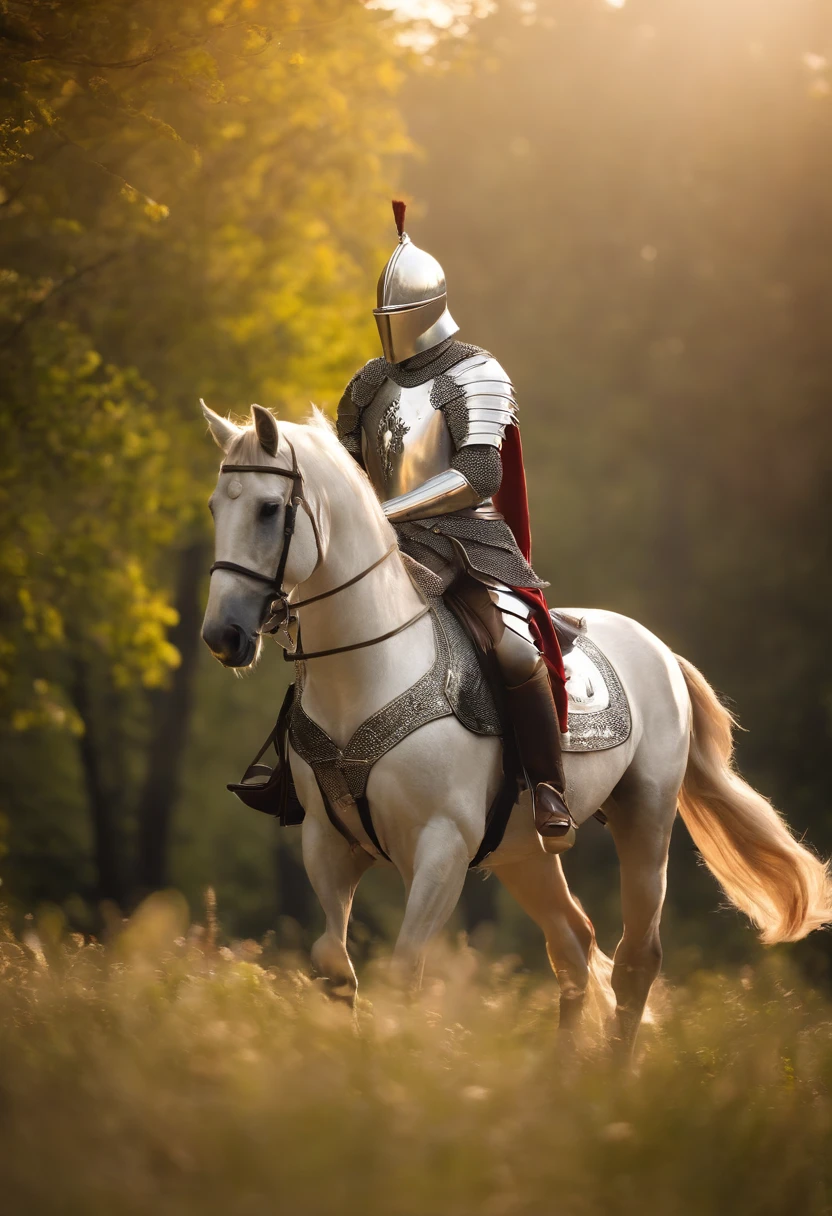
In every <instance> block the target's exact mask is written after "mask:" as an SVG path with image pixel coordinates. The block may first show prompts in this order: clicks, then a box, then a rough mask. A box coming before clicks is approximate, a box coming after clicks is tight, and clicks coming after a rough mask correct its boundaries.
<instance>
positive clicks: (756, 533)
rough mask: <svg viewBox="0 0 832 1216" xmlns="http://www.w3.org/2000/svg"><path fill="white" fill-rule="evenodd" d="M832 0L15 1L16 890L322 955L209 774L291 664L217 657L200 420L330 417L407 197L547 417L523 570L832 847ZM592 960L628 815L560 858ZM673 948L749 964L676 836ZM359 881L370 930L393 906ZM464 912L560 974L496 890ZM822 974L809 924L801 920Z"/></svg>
mask: <svg viewBox="0 0 832 1216" xmlns="http://www.w3.org/2000/svg"><path fill="white" fill-rule="evenodd" d="M824 7H825V6H824V5H822V4H821V3H819V2H817V0H767V2H766V3H764V4H761V3H758V2H752V0H734V2H733V3H732V4H730V5H726V4H724V3H723V0H627V2H626V3H624V2H623V0H616V3H604V2H602V0H541V3H539V4H535V3H533V0H522V2H521V3H519V4H515V3H509V2H503V3H500V4H499V6H498V7H495V8H492V9H491V10H489V11H487V10H486V8H485V7H483V8H482V9H472V8H471V7H470V6H468V5H466V4H465V3H462V2H461V0H460V3H458V4H456V5H454V4H451V5H449V6H447V7H444V6H441V5H439V6H437V5H424V6H422V7H420V6H419V5H417V4H416V3H415V0H414V2H413V3H411V4H408V5H403V4H397V5H395V6H391V8H384V7H374V8H370V7H367V6H365V5H362V4H359V3H355V2H351V0H297V2H295V3H287V2H284V0H219V2H218V3H208V2H203V0H186V2H184V3H181V4H178V5H175V6H171V5H165V4H162V3H161V0H131V2H130V3H128V4H125V3H123V2H121V0H77V2H76V3H73V4H62V3H55V2H53V0H28V2H26V3H14V2H9V0H5V2H4V3H2V4H0V55H2V65H1V66H2V94H0V107H2V114H0V190H1V191H2V193H0V360H1V363H0V411H2V433H3V444H2V458H1V460H0V697H1V698H2V733H1V734H0V772H1V773H2V802H0V851H2V858H0V876H2V882H3V886H2V889H1V890H0V895H2V898H3V900H4V901H5V902H6V903H7V904H8V905H9V906H10V908H11V909H12V914H13V916H14V917H15V918H19V917H22V916H23V915H25V914H26V913H27V912H29V911H34V910H36V909H38V908H39V907H42V906H43V905H48V906H52V907H57V908H59V909H61V912H62V914H63V915H64V916H65V917H66V919H67V921H68V922H69V923H70V924H71V925H72V926H74V927H76V928H80V929H86V930H90V931H95V930H97V927H98V926H99V924H100V917H101V909H102V907H103V908H105V909H106V908H113V907H115V908H120V909H121V910H124V911H126V910H129V909H130V908H131V907H133V906H134V905H135V903H136V902H137V901H138V899H139V898H140V897H141V896H142V895H143V894H145V893H146V892H148V891H151V890H154V889H157V888H160V887H166V886H175V887H177V888H179V889H180V890H182V891H183V892H184V893H185V895H186V896H187V898H188V899H189V901H190V902H191V904H192V906H193V907H195V908H196V907H198V906H199V904H200V901H201V898H202V892H203V891H204V889H205V888H206V887H207V886H212V887H214V888H215V889H216V892H217V898H218V903H219V913H220V918H221V921H222V923H223V925H224V927H225V929H226V931H227V932H228V933H229V934H232V935H236V936H243V937H248V936H251V937H260V936H261V935H263V934H264V933H266V932H269V931H273V932H274V933H275V934H276V939H277V941H278V942H279V943H280V944H281V945H283V946H286V947H293V946H304V945H305V944H306V943H307V942H308V941H309V939H310V938H311V936H312V935H314V933H315V932H316V926H317V925H318V921H319V912H318V909H317V905H316V903H315V900H314V898H313V897H312V895H311V891H310V890H309V888H308V884H307V882H306V879H305V876H304V874H303V871H302V867H301V864H300V855H299V839H298V836H299V833H298V832H297V830H283V831H279V830H278V829H277V828H276V826H275V825H274V824H273V823H272V822H271V821H270V820H268V819H266V818H265V817H261V816H259V815H258V814H257V813H256V812H254V811H249V810H247V809H246V808H244V807H243V806H242V805H241V804H240V803H238V802H237V801H236V800H235V799H234V798H233V797H232V795H230V794H228V793H227V792H226V790H225V783H226V781H228V780H233V779H236V778H237V777H238V776H239V774H240V773H241V772H242V769H243V767H244V766H245V764H246V763H247V762H248V760H249V759H250V757H251V754H252V752H253V751H254V750H255V748H256V747H257V746H258V745H259V743H260V741H261V739H262V738H263V737H264V735H265V734H266V732H267V730H268V729H269V727H270V725H271V723H272V721H273V719H274V715H275V712H276V709H277V707H278V705H279V703H280V700H281V698H282V693H283V683H284V681H285V679H286V675H285V670H284V665H283V664H282V663H280V662H279V661H278V660H279V656H278V655H277V653H276V651H275V649H274V648H269V653H267V654H266V656H265V661H263V662H262V663H261V664H260V666H259V667H258V669H257V670H256V672H254V673H252V674H251V675H249V676H247V677H246V678H244V679H235V678H234V677H233V676H232V675H231V674H230V673H229V672H226V671H224V670H222V669H221V668H220V667H219V666H218V665H217V664H216V663H214V662H213V661H212V660H211V659H210V656H209V655H208V653H207V651H206V650H205V648H204V647H203V646H202V645H201V643H200V641H199V636H198V635H199V624H200V619H201V612H202V604H203V603H204V599H205V594H206V582H207V574H206V572H207V567H208V565H209V564H210V550H211V537H210V528H209V516H208V512H207V509H206V501H207V497H208V494H209V493H210V489H211V487H212V483H213V481H214V478H215V473H216V465H217V455H216V451H215V449H213V448H212V445H211V443H210V441H209V440H208V438H207V436H206V434H205V428H204V425H203V423H202V422H201V419H200V416H199V414H198V412H197V399H198V398H199V397H200V396H202V397H204V398H205V399H206V400H207V401H208V402H209V404H211V405H212V406H213V407H214V408H215V409H217V410H219V411H220V412H226V411H232V412H234V413H238V414H242V413H245V411H246V410H247V408H248V405H249V403H250V402H252V401H259V402H260V403H261V404H264V405H268V406H271V407H274V408H276V409H277V410H278V412H279V413H280V414H281V415H282V416H286V417H293V418H301V417H303V416H304V414H305V412H306V411H307V410H308V408H309V402H310V401H315V402H316V403H318V404H320V405H322V406H324V407H325V408H327V409H328V410H329V411H330V412H332V411H333V410H334V407H335V405H336V403H337V400H338V398H339V396H340V393H341V391H342V389H343V386H344V385H345V384H346V382H347V380H348V379H349V377H350V376H351V375H352V373H353V371H354V370H355V369H356V367H357V366H359V365H360V364H361V363H362V362H363V361H364V360H365V359H367V358H369V357H372V356H373V355H375V354H376V353H377V337H376V335H375V332H374V325H373V321H372V316H371V308H372V305H373V303H374V291H375V279H376V277H377V275H378V272H379V270H380V268H381V266H382V265H383V263H384V260H385V259H386V257H387V256H388V254H389V251H390V249H391V248H392V243H393V231H392V225H391V215H390V211H389V199H390V197H391V195H392V194H402V195H403V196H404V197H405V198H407V199H408V200H410V203H411V207H410V213H409V222H408V227H409V229H410V232H411V234H412V236H413V237H414V239H415V240H416V241H417V243H418V244H420V245H422V246H423V247H425V248H427V249H429V250H430V251H431V252H432V253H434V254H435V255H436V256H437V257H438V258H439V259H440V260H441V261H442V263H443V265H444V267H445V270H446V274H447V277H448V282H449V291H450V299H451V305H452V309H453V313H454V316H455V317H456V319H457V320H458V321H459V323H460V325H461V336H462V337H463V338H464V339H466V340H469V341H473V342H476V343H478V344H480V345H483V346H485V347H487V348H489V349H491V350H493V351H494V353H495V354H496V355H497V357H498V358H499V359H500V361H501V362H502V363H503V364H504V365H505V366H506V367H507V368H508V369H509V371H510V374H511V375H512V377H513V379H514V381H515V384H516V386H517V389H518V394H519V400H520V404H521V411H522V413H521V419H522V431H523V440H524V446H525V451H526V457H527V464H528V475H529V483H530V494H531V504H532V517H533V531H534V542H535V554H534V556H535V565H536V567H537V568H538V570H539V571H540V572H541V574H542V575H543V576H545V577H547V578H548V579H549V580H550V581H551V583H552V590H551V599H552V602H553V603H558V604H561V605H569V606H575V605H578V606H580V605H598V606H603V607H607V608H611V609H614V610H616V611H620V612H624V613H628V614H631V615H633V616H635V617H637V618H638V619H639V620H640V621H642V622H643V623H644V624H645V625H647V626H648V627H649V628H651V629H653V630H655V631H656V632H657V633H658V634H659V635H660V636H661V637H662V638H664V639H665V640H666V641H667V642H668V643H669V645H671V646H672V647H673V648H674V649H675V650H677V651H678V652H679V653H682V654H684V655H686V656H687V657H688V658H689V659H691V660H692V661H693V662H694V663H696V664H697V665H698V666H699V667H701V668H702V669H703V671H704V672H705V673H706V675H707V676H708V678H709V679H710V680H711V681H712V682H713V683H714V684H715V686H716V687H718V688H719V689H720V690H721V691H722V692H723V693H724V694H726V695H727V696H728V697H729V698H730V701H731V704H732V705H733V707H734V708H735V709H736V712H737V714H738V716H739V719H740V721H741V723H742V725H743V727H744V728H746V731H747V733H746V734H743V735H742V736H741V738H740V745H739V759H740V764H741V767H742V769H743V772H744V773H745V775H746V776H747V777H748V778H749V779H750V780H751V781H752V783H753V784H755V785H756V786H757V787H758V788H760V789H762V790H764V791H765V792H766V793H768V794H770V795H771V796H772V797H773V798H774V800H775V802H776V803H777V804H778V805H780V806H781V807H782V808H783V809H784V810H785V811H786V813H787V814H788V816H789V819H790V821H791V823H792V824H793V825H794V827H795V828H796V830H797V831H798V832H799V833H803V832H806V833H807V835H808V838H809V840H810V841H811V843H812V844H813V845H814V846H815V847H816V848H817V849H818V850H819V851H820V852H822V853H824V854H828V853H829V852H830V851H832V814H830V810H829V790H828V786H829V781H828V773H829V761H828V755H829V743H830V723H831V722H832V659H831V658H830V648H829V644H828V636H827V635H828V619H829V609H828V605H829V601H830V556H832V555H830V542H829V538H830V524H832V500H831V499H830V451H831V450H832V448H830V439H832V434H831V433H830V432H832V421H830V408H829V403H830V399H832V362H830V356H829V341H830V333H832V328H831V327H830V322H832V315H831V314H832V308H830V300H829V282H830V270H832V222H831V221H830V217H832V165H830V149H832V74H830V68H829V64H828V62H827V58H826V56H827V55H832V29H830V21H829V17H828V14H826V13H825V11H824ZM566 867H567V872H568V876H569V879H570V881H571V882H572V883H573V885H574V886H575V889H576V890H577V891H578V893H579V894H580V895H581V897H582V899H584V901H585V903H586V904H587V906H588V910H589V911H590V913H591V915H592V916H593V918H594V919H595V920H596V921H597V924H598V928H599V936H600V938H601V942H602V944H603V945H604V947H605V948H606V949H610V948H611V946H612V944H613V943H614V941H615V936H616V932H617V925H618V908H617V875H616V864H615V857H614V852H613V849H612V844H611V841H610V840H609V838H608V836H607V835H606V834H605V832H604V831H603V829H601V828H600V826H599V825H597V824H595V823H592V824H590V825H587V827H586V828H584V829H582V831H581V836H580V841H579V847H577V848H576V849H575V850H574V853H573V854H572V855H570V856H569V858H568V859H567V862H566ZM669 890H670V896H669V906H668V912H667V917H666V929H665V932H664V938H665V943H666V947H667V957H668V962H669V964H670V967H671V970H676V971H677V972H682V971H685V970H689V969H691V968H694V967H697V966H699V965H702V964H708V965H714V964H720V965H729V964H737V963H743V962H746V961H749V960H751V959H753V957H754V956H755V953H756V951H757V949H758V948H757V947H756V946H755V944H754V938H753V934H752V933H751V931H750V930H749V929H748V928H747V927H746V926H745V925H744V924H743V923H742V922H741V921H740V920H739V919H738V918H737V917H736V916H735V915H734V914H730V913H727V912H721V913H717V912H716V908H717V905H718V901H719V896H718V892H717V890H716V888H715V886H714V884H713V882H712V881H711V879H710V878H709V877H708V876H707V875H706V874H705V873H704V872H703V871H702V870H701V869H700V868H699V867H698V866H697V863H696V855H695V852H694V850H693V847H692V845H691V843H690V840H689V839H688V838H687V837H686V835H685V833H684V829H683V828H682V827H681V825H680V826H679V827H678V828H677V831H676V833H675V837H674V845H673V850H672V857H671V874H670V888H669ZM400 906H401V894H400V892H399V890H398V886H397V884H396V882H395V881H394V880H393V879H392V878H390V877H388V876H385V875H383V874H371V875H370V876H369V877H368V879H367V880H365V883H364V884H363V885H362V888H361V889H360V891H359V896H358V899H357V903H356V911H355V917H354V936H355V939H356V944H357V948H358V954H359V956H360V954H361V952H362V951H364V952H366V951H367V950H368V949H370V948H371V946H372V944H373V943H374V942H376V941H378V940H379V939H380V938H384V937H387V936H389V935H390V934H391V932H392V931H393V928H394V926H395V922H396V918H397V917H398V915H399V912H400ZM455 927H456V928H459V929H465V930H467V931H468V932H469V933H470V934H472V935H473V936H474V939H475V941H477V942H478V944H480V945H481V946H482V947H483V948H486V949H490V950H494V951H497V952H500V953H504V952H507V951H510V952H515V953H517V954H518V955H519V957H520V958H521V959H522V960H523V961H524V962H525V963H526V964H527V965H528V966H532V967H534V966H537V965H538V964H539V963H541V962H542V960H543V954H542V946H541V945H540V943H538V941H537V937H536V932H535V930H534V929H533V928H532V927H531V925H526V923H525V922H524V920H523V918H522V917H521V915H520V913H519V912H518V911H516V910H514V909H513V907H512V906H511V905H510V903H509V902H508V901H507V900H506V899H504V897H503V895H502V893H501V891H500V890H499V888H498V885H497V884H496V883H494V882H483V881H482V879H481V878H480V877H478V876H476V875H474V876H472V877H471V878H470V880H469V883H468V886H467V887H466V892H465V897H464V900H463V905H462V907H461V909H460V912H459V914H458V917H457V921H456V922H455ZM798 953H799V957H800V959H801V961H802V963H803V965H804V966H805V968H806V969H807V970H808V971H809V973H810V974H811V976H812V977H813V978H817V979H820V978H823V977H828V974H829V962H830V955H831V954H832V952H831V951H830V946H829V944H828V941H827V940H826V939H825V938H820V939H819V940H818V941H809V942H807V943H803V944H802V945H801V946H800V947H799V950H798Z"/></svg>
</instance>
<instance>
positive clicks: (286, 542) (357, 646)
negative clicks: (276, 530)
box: [209, 440, 430, 663]
mask: <svg viewBox="0 0 832 1216" xmlns="http://www.w3.org/2000/svg"><path fill="white" fill-rule="evenodd" d="M287 443H288V440H287ZM289 451H290V452H291V453H292V468H291V469H281V468H278V467H277V466H275V465H270V464H225V463H223V464H221V465H220V475H222V474H223V473H273V474H274V475H275V476H276V477H288V478H289V480H290V481H291V482H292V493H291V496H290V498H289V501H288V502H287V503H286V513H285V516H284V520H283V548H282V550H281V553H280V561H279V562H278V564H277V570H276V571H275V573H274V575H271V574H263V573H262V572H261V571H260V570H252V569H251V568H250V567H249V566H241V565H239V564H238V563H237V562H214V564H213V566H212V567H211V570H210V572H209V573H211V574H213V573H214V571H215V570H231V571H232V573H234V574H244V575H245V576H246V577H247V578H253V579H256V580H257V581H258V582H260V583H266V584H267V585H268V586H269V587H271V588H273V590H274V591H275V593H276V594H275V600H276V601H279V602H280V603H281V605H282V606H283V607H284V608H285V609H286V610H287V612H288V610H289V609H292V610H295V609H298V608H303V607H305V606H306V605H307V604H314V603H316V602H317V601H318V600H325V599H328V598H329V596H331V595H337V594H338V592H339V591H345V590H346V589H347V587H353V586H354V585H355V584H356V583H359V582H361V580H362V579H363V578H366V576H367V575H368V574H370V573H371V572H372V571H373V570H375V569H376V568H377V567H378V566H380V565H381V563H382V562H384V561H386V560H387V558H388V557H389V556H390V554H391V553H394V552H395V550H396V549H397V548H398V544H397V543H395V542H394V543H393V544H392V545H391V546H390V548H389V549H387V550H386V552H384V553H382V555H381V557H379V558H377V559H376V561H374V562H373V564H372V565H371V566H367V568H366V569H365V570H362V571H361V573H360V574H356V575H354V576H353V577H352V578H350V579H347V581H346V582H345V583H341V584H339V586H337V587H332V588H331V589H330V590H329V591H322V592H321V593H320V594H319V595H311V596H310V597H309V599H306V600H297V601H295V602H294V603H291V604H290V603H289V592H288V591H284V589H283V577H284V575H285V573H286V561H287V559H288V557H289V546H290V545H291V543H292V537H293V536H294V534H295V522H296V520H297V514H298V507H303V509H304V510H305V511H306V513H307V515H308V516H309V522H310V523H311V524H312V531H313V532H314V534H315V546H316V548H317V550H318V560H320V558H321V556H322V554H321V541H320V537H319V535H318V527H317V524H316V523H315V517H314V515H313V513H312V510H311V508H310V506H309V503H308V502H307V500H306V498H305V497H304V493H303V474H302V473H301V471H300V469H299V468H298V461H297V457H296V456H295V449H294V448H293V447H292V445H291V443H289ZM429 611H430V608H429V607H428V606H427V605H425V607H424V608H423V609H421V611H419V612H417V613H416V615H415V616H412V617H410V619H409V620H407V621H405V622H404V624H403V625H399V627H398V628H397V629H392V630H391V631H390V632H389V633H383V634H382V635H381V636H380V637H377V638H370V639H369V641H366V642H354V643H353V644H352V645H351V646H336V647H335V648H334V649H332V650H316V651H313V652H312V653H304V652H303V651H302V650H293V651H286V650H284V651H283V658H284V659H285V660H286V662H287V663H299V662H300V661H301V660H302V659H323V658H325V657H326V656H328V655H332V654H344V653H346V652H347V651H348V650H363V649H364V647H365V646H375V645H376V643H377V642H386V641H387V639H388V638H392V637H395V636H396V634H397V633H402V632H403V631H404V630H405V629H409V628H410V626H411V625H415V624H416V622H417V621H420V620H421V619H422V617H423V616H425V615H426V614H427V613H428V612H429Z"/></svg>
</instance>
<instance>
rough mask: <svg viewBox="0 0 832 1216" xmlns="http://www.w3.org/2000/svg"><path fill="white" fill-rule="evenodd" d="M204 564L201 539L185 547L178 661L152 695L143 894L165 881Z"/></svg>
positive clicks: (142, 825)
mask: <svg viewBox="0 0 832 1216" xmlns="http://www.w3.org/2000/svg"><path fill="white" fill-rule="evenodd" d="M205 564H206V559H205V546H204V543H203V542H202V541H197V542H195V543H194V544H192V545H189V546H188V548H187V549H184V550H183V551H182V553H181V555H180V559H179V571H178V575H177V585H176V601H175V607H176V611H177V612H178V614H179V621H178V623H177V624H176V626H175V627H174V628H173V630H172V632H171V635H170V640H171V642H172V643H173V645H174V646H175V647H176V648H177V650H178V651H179V655H180V663H179V666H178V667H177V668H176V670H175V671H174V673H173V676H172V679H171V683H170V687H169V688H166V689H159V690H156V691H154V692H152V693H151V694H150V713H151V723H152V725H151V736H150V745H149V748H148V758H147V770H146V773H145V779H144V785H143V787H142V792H141V796H140V798H139V805H138V810H137V818H138V831H139V839H138V873H137V878H138V886H139V890H140V891H142V892H147V891H155V890H158V889H159V888H161V887H164V886H166V885H167V883H168V849H169V845H170V826H171V817H172V814H173V808H174V805H175V803H176V799H177V797H178V794H179V785H180V779H181V773H182V758H183V755H184V752H185V744H186V742H187V737H188V726H189V723H190V716H191V705H192V700H193V686H194V674H195V671H196V665H197V656H198V653H199V625H200V616H201V613H200V602H199V584H200V575H201V574H202V573H203V569H204V566H205Z"/></svg>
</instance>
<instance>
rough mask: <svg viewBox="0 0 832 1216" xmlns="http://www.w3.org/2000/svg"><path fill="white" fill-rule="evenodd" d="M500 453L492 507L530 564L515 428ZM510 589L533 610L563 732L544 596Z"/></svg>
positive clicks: (562, 688)
mask: <svg viewBox="0 0 832 1216" xmlns="http://www.w3.org/2000/svg"><path fill="white" fill-rule="evenodd" d="M500 454H501V456H502V458H503V481H502V485H501V486H500V489H499V491H498V492H497V493H496V494H495V495H494V506H495V507H496V508H497V510H498V511H499V512H500V514H501V515H502V516H504V518H505V521H506V523H507V524H508V526H509V527H510V528H511V530H512V532H513V533H514V539H515V540H516V541H517V547H518V548H519V550H520V552H521V553H522V554H523V556H524V557H525V559H526V561H527V562H529V564H531V560H532V532H531V525H530V523H529V498H528V494H527V491H526V471H525V469H524V467H523V446H522V444H521V442H520V431H519V429H518V428H517V427H516V426H510V427H509V428H508V429H507V431H506V437H505V441H504V442H503V446H502V449H501V452H500ZM513 590H514V592H515V593H516V594H517V595H519V596H520V598H521V599H523V600H525V601H526V603H527V604H529V605H530V606H531V607H532V609H533V614H532V631H533V632H534V633H536V635H537V641H538V643H539V645H540V649H541V651H542V653H543V658H544V660H545V662H546V666H547V667H548V669H549V682H550V683H551V685H552V695H553V696H554V698H555V705H556V706H557V711H558V718H559V719H560V728H561V730H562V731H565V730H566V729H567V725H568V716H567V708H568V697H567V694H566V676H565V674H564V670H563V656H562V655H561V653H560V645H559V644H558V638H557V634H556V633H555V627H554V625H553V624H552V618H551V617H550V616H549V607H548V605H547V603H546V596H545V595H544V594H543V592H542V591H541V590H540V589H539V588H537V587H514V588H513Z"/></svg>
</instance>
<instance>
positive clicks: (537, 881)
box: [494, 853, 595, 1031]
mask: <svg viewBox="0 0 832 1216" xmlns="http://www.w3.org/2000/svg"><path fill="white" fill-rule="evenodd" d="M494 873H495V874H496V875H497V877H498V878H499V879H500V882H502V883H503V885H504V886H505V888H506V890H508V891H509V892H510V893H511V894H512V895H513V896H514V898H515V899H516V900H517V902H518V903H519V905H520V907H521V908H522V909H523V911H524V912H527V913H528V914H529V916H530V917H531V918H532V920H533V921H534V922H535V923H536V924H538V925H539V926H540V928H541V929H542V930H543V934H544V936H545V938H546V952H547V954H548V955H549V961H550V963H551V964H552V970H553V971H554V973H555V975H556V976H557V978H558V983H559V985H560V1014H559V1023H558V1025H559V1028H560V1029H561V1030H568V1031H572V1030H575V1029H577V1027H578V1025H579V1023H580V1020H581V1015H582V1013H583V1009H584V1004H585V1001H586V995H587V987H588V985H589V981H590V974H591V958H592V953H593V951H594V950H595V932H594V930H593V928H592V922H591V921H590V920H589V918H588V917H587V915H586V913H585V912H584V911H583V909H582V908H581V907H580V906H579V905H578V904H577V903H576V901H575V900H574V899H573V897H572V894H571V892H570V890H569V887H568V886H567V883H566V877H565V875H564V873H563V868H562V866H561V862H560V858H559V857H556V856H552V855H550V854H548V853H540V854H537V855H535V856H534V857H532V858H530V859H529V860H527V861H518V862H513V863H511V864H509V865H498V866H495V867H494Z"/></svg>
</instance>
